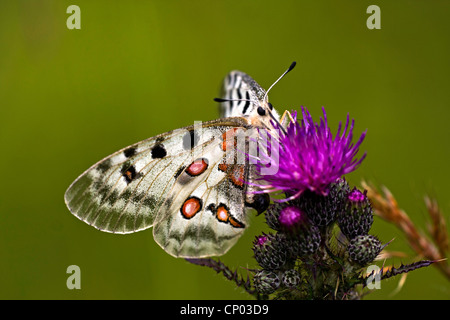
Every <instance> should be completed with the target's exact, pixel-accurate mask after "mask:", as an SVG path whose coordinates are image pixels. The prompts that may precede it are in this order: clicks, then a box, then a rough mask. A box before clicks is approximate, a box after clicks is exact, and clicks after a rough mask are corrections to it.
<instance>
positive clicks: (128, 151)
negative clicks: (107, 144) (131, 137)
mask: <svg viewBox="0 0 450 320" xmlns="http://www.w3.org/2000/svg"><path fill="white" fill-rule="evenodd" d="M123 154H124V156H125V157H127V158H130V157H132V156H134V155H135V154H136V148H134V147H130V148H128V149H126V150H125V151H124V152H123Z"/></svg>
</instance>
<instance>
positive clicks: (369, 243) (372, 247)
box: [347, 235, 383, 265]
mask: <svg viewBox="0 0 450 320" xmlns="http://www.w3.org/2000/svg"><path fill="white" fill-rule="evenodd" d="M382 248H383V247H382V245H381V242H380V241H379V240H378V239H377V238H376V237H374V236H372V235H360V236H357V237H355V238H354V239H352V240H351V241H350V243H349V244H348V247H347V251H348V254H349V256H350V259H351V260H353V261H355V262H356V263H358V264H360V265H365V264H367V263H369V262H371V261H373V260H375V258H376V257H377V255H378V254H379V253H380V251H381V250H382Z"/></svg>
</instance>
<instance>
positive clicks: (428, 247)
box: [362, 181, 450, 282]
mask: <svg viewBox="0 0 450 320" xmlns="http://www.w3.org/2000/svg"><path fill="white" fill-rule="evenodd" d="M362 186H363V188H364V189H366V190H367V196H368V197H369V199H370V201H371V203H372V206H373V210H374V214H376V215H377V216H379V217H381V218H382V219H384V220H386V221H388V222H390V223H392V224H393V225H395V226H396V227H397V228H398V229H399V230H401V231H402V232H403V234H404V235H405V236H406V239H407V240H408V243H409V245H410V247H411V248H412V249H413V250H414V251H415V252H416V254H417V256H416V257H414V259H417V258H420V259H423V258H425V259H427V260H430V261H433V262H435V263H433V265H434V266H436V267H437V268H438V269H439V270H440V271H441V272H442V273H443V274H444V275H445V276H446V277H447V279H448V280H450V266H449V265H448V261H447V259H446V256H447V254H448V252H449V240H448V233H447V225H446V221H445V217H444V214H443V213H442V211H441V209H440V208H439V206H438V203H437V201H436V200H435V199H432V198H430V197H428V196H426V197H425V204H426V207H427V211H428V214H429V215H430V220H431V223H430V225H429V228H428V232H429V234H430V238H431V239H430V238H429V237H427V236H426V235H425V233H424V231H423V230H420V229H418V228H417V227H416V226H415V225H414V223H413V222H412V220H411V219H410V217H409V216H408V214H406V212H405V211H403V210H402V209H401V208H400V207H399V205H398V203H397V200H396V199H395V197H394V196H393V195H392V193H391V192H390V191H389V190H388V189H387V188H386V187H381V188H380V189H381V191H380V190H378V189H377V188H376V187H375V186H374V185H373V184H370V183H367V182H365V181H363V182H362ZM394 255H397V256H398V255H402V254H401V253H398V252H397V253H386V257H393V256H394ZM386 268H387V269H390V267H386ZM403 282H404V280H403Z"/></svg>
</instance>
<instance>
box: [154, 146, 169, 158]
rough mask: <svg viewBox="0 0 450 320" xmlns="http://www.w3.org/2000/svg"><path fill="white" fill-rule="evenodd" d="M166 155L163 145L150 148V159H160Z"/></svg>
mask: <svg viewBox="0 0 450 320" xmlns="http://www.w3.org/2000/svg"><path fill="white" fill-rule="evenodd" d="M166 155H167V151H166V149H165V148H164V145H163V144H157V145H156V146H154V147H153V148H152V158H153V159H162V158H164V157H165V156H166Z"/></svg>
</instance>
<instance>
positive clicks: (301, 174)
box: [191, 108, 432, 299]
mask: <svg viewBox="0 0 450 320" xmlns="http://www.w3.org/2000/svg"><path fill="white" fill-rule="evenodd" d="M302 113H303V118H304V119H303V120H302V122H301V124H298V123H297V122H295V123H291V124H290V125H289V126H288V128H287V130H286V131H285V133H284V134H283V133H282V134H281V136H280V137H279V142H280V146H281V147H280V150H269V152H268V153H267V155H266V156H265V158H264V156H263V158H264V161H263V163H265V164H267V163H268V162H267V160H268V159H267V158H270V157H272V156H273V157H278V156H279V159H280V161H279V163H276V165H277V166H278V173H277V174H275V175H272V176H261V177H260V179H259V180H265V183H266V184H262V185H261V187H263V189H262V190H265V192H268V193H270V192H273V191H279V192H283V193H284V194H285V196H286V198H285V199H281V200H280V199H274V200H273V203H272V204H271V205H270V206H269V207H268V209H267V211H266V212H265V214H264V215H265V219H266V223H267V225H268V227H269V228H271V229H272V230H273V232H271V233H267V234H266V233H263V234H262V235H260V236H258V237H256V239H255V241H254V242H253V247H252V249H253V253H254V258H255V260H256V262H257V263H258V268H257V269H252V270H250V271H251V272H252V274H253V279H252V281H250V280H249V279H248V280H247V281H244V280H243V279H241V278H240V277H239V276H238V275H237V273H236V272H235V273H232V272H231V271H230V269H228V268H227V267H225V266H224V265H223V264H222V263H220V262H215V261H214V260H213V259H210V260H208V259H205V260H206V261H203V260H202V259H198V260H195V261H194V262H193V260H191V262H193V263H196V264H200V265H206V266H210V267H211V268H213V269H214V270H216V271H217V272H222V273H223V274H224V275H225V276H226V277H227V279H230V280H234V281H235V282H236V284H237V285H238V286H242V287H244V289H245V290H246V291H247V292H248V293H250V294H252V295H254V296H255V297H257V298H262V299H359V298H360V297H361V296H362V290H363V288H364V285H365V281H366V280H367V276H366V275H365V272H366V268H367V266H368V265H369V264H370V263H373V261H374V260H375V258H376V257H377V256H378V254H379V253H380V252H381V250H382V249H383V248H384V246H383V245H382V243H381V242H380V241H379V240H378V239H377V238H376V237H374V236H372V235H369V231H370V228H371V226H372V223H373V210H372V205H371V203H370V201H369V199H368V197H367V195H366V192H365V191H360V190H358V189H357V188H356V187H354V188H350V186H349V184H348V182H347V181H346V180H345V179H344V178H343V175H344V174H346V173H349V172H351V171H354V170H355V169H356V168H357V167H358V166H359V165H360V164H361V162H362V160H363V159H364V158H365V154H364V155H363V156H362V157H361V158H360V159H359V160H358V159H356V158H355V156H356V154H357V152H358V147H359V146H360V144H361V143H362V141H363V140H364V137H365V133H363V134H362V135H361V136H360V138H359V140H358V141H357V142H356V144H353V143H352V137H353V133H352V130H353V124H354V123H353V122H352V124H351V126H350V128H349V117H347V122H346V126H345V129H344V132H343V133H342V134H341V133H340V130H341V125H339V129H338V133H337V135H336V137H335V138H334V139H333V135H332V134H331V131H330V129H329V128H328V124H327V119H326V113H325V110H323V114H324V118H323V119H322V120H321V122H320V124H317V123H314V122H313V121H312V117H311V115H310V114H309V112H308V111H307V110H305V109H303V108H302ZM294 114H295V113H294ZM294 118H295V116H294ZM269 136H270V133H269ZM271 139H276V137H274V136H271ZM266 142H267V141H266ZM269 154H270V156H269ZM269 160H270V159H269ZM272 160H274V159H272ZM256 167H257V169H258V168H259V169H261V168H262V167H263V165H261V166H259V167H258V164H257V166H256ZM252 184H253V185H255V184H254V183H252ZM431 263H432V262H431V261H425V262H424V263H421V264H412V265H410V266H411V267H409V265H407V266H402V267H400V268H398V269H394V271H395V272H394V271H393V272H391V273H386V274H383V275H382V279H385V278H388V277H390V276H393V275H396V274H399V273H403V272H409V271H412V270H415V269H417V268H420V267H423V266H427V265H429V264H431Z"/></svg>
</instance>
